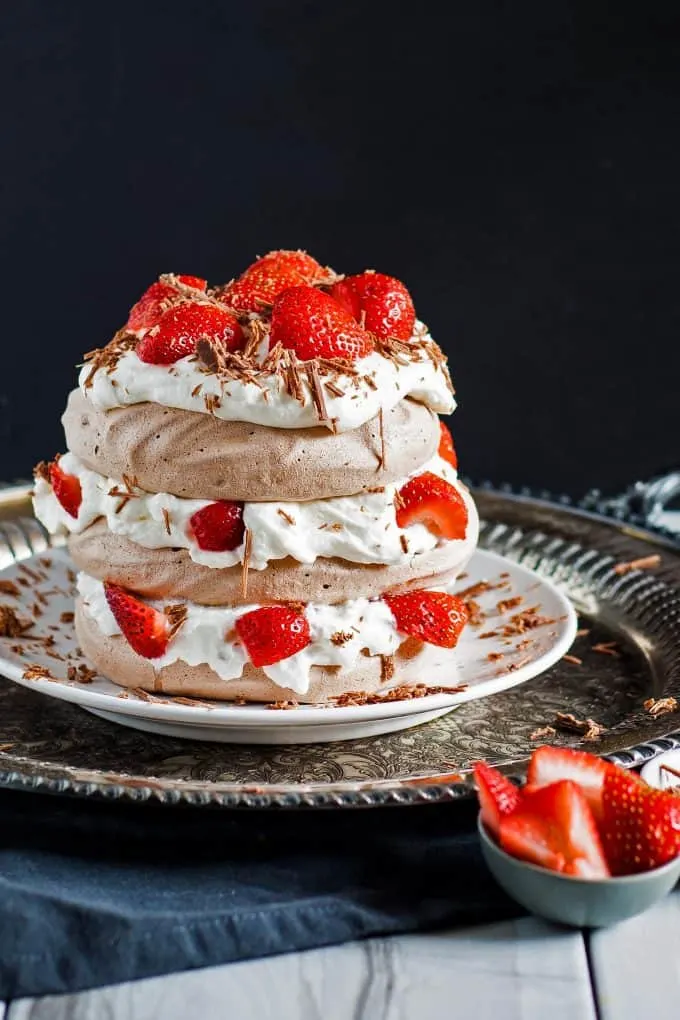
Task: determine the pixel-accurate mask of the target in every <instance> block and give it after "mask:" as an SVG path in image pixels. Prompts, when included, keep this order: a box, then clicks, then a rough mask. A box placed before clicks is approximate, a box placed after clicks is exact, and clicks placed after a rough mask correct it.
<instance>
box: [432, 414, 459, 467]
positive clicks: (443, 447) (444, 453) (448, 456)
mask: <svg viewBox="0 0 680 1020" xmlns="http://www.w3.org/2000/svg"><path fill="white" fill-rule="evenodd" d="M439 431H440V438H439V449H438V450H437V454H438V455H439V456H440V457H441V459H442V460H445V461H447V462H448V463H449V464H450V465H451V467H452V468H454V470H456V471H457V470H458V456H457V454H456V448H455V446H454V445H453V436H452V435H451V432H450V431H449V428H448V427H447V426H446V425H445V424H444V422H443V421H440V422H439Z"/></svg>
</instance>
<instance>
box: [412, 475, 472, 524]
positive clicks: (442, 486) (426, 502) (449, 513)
mask: <svg viewBox="0 0 680 1020" xmlns="http://www.w3.org/2000/svg"><path fill="white" fill-rule="evenodd" d="M395 503H396V516H397V524H398V525H399V527H400V528H408V527H409V525H411V524H424V525H425V526H426V527H427V528H428V529H429V530H430V531H431V532H433V534H435V535H439V536H440V537H441V538H446V539H449V540H452V539H457V538H465V534H466V531H467V523H468V511H467V507H466V506H465V500H464V499H463V497H462V496H461V494H460V493H459V492H458V490H457V489H456V487H455V486H454V485H452V484H451V482H447V481H445V480H444V479H443V478H440V477H439V475H435V474H433V472H432V471H424V472H423V473H422V474H421V475H416V476H415V478H410V479H409V481H408V482H406V484H405V485H403V486H402V487H401V489H399V492H398V493H397V497H396V500H395Z"/></svg>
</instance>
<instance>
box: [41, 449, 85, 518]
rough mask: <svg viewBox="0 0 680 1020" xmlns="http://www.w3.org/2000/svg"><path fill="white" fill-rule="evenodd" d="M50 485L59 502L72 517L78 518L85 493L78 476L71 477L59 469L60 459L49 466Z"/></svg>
mask: <svg viewBox="0 0 680 1020" xmlns="http://www.w3.org/2000/svg"><path fill="white" fill-rule="evenodd" d="M49 476H50V485H51V486H52V492H53V493H54V495H55V496H56V497H57V499H58V500H59V503H60V504H61V506H62V507H63V508H64V510H65V511H66V513H67V514H68V515H69V516H70V517H76V518H77V516H78V511H79V510H80V504H81V503H82V501H83V492H82V488H81V485H80V479H79V478H78V476H77V475H69V474H67V473H66V472H65V471H62V469H61V468H60V467H59V458H57V459H56V460H54V461H52V463H51V464H50V466H49Z"/></svg>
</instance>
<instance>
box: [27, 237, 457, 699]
mask: <svg viewBox="0 0 680 1020" xmlns="http://www.w3.org/2000/svg"><path fill="white" fill-rule="evenodd" d="M454 407H455V402H454V398H453V390H452V387H451V382H450V379H449V375H448V371H447V368H446V363H445V358H444V356H443V354H442V352H441V350H440V349H439V347H438V346H437V345H436V344H435V342H434V341H433V340H432V338H431V337H430V335H429V334H428V332H427V329H426V327H425V326H424V325H423V324H422V323H421V322H419V321H418V320H417V319H416V317H415V312H414V308H413V303H412V301H411V297H410V295H409V293H408V291H407V290H406V288H405V287H404V285H403V284H402V283H400V282H399V281H398V280H395V279H394V278H392V277H389V276H386V275H384V274H382V273H378V272H373V271H368V272H363V273H360V274H358V275H355V276H347V277H341V276H338V275H337V274H335V273H334V272H332V271H331V270H329V269H327V268H324V267H322V266H321V265H320V264H319V263H318V262H316V261H315V260H314V259H313V258H311V256H309V255H307V254H306V253H304V252H299V251H291V252H287V251H277V252H271V253H270V254H268V255H266V256H264V258H261V259H258V260H257V261H256V262H255V263H254V264H253V265H251V266H250V267H249V268H248V269H247V270H246V271H245V272H244V273H243V274H242V275H241V276H240V277H238V278H237V279H235V280H232V281H231V282H230V283H228V284H226V285H225V286H221V287H215V288H208V287H207V285H206V281H205V280H202V279H198V278H196V277H192V276H175V275H167V276H162V277H160V279H159V280H158V282H156V283H154V284H153V285H152V286H151V287H150V288H149V289H148V290H147V291H146V293H145V294H144V295H143V296H142V298H141V299H140V300H139V301H138V302H137V304H136V305H135V306H134V307H133V308H132V310H131V312H130V315H129V318H128V321H127V323H126V325H125V326H124V328H123V329H122V330H120V331H119V332H118V333H117V334H116V335H115V336H114V338H113V340H111V342H110V343H109V344H108V345H107V346H106V347H103V348H100V349H98V350H95V351H93V352H91V353H90V354H89V355H87V356H86V361H85V365H84V367H83V368H82V371H81V374H80V379H79V387H78V389H76V390H74V391H73V392H72V393H71V394H70V397H69V400H68V405H67V408H66V411H65V414H64V417H63V424H64V429H65V433H66V441H67V447H68V451H69V452H68V453H66V454H65V455H63V456H61V457H58V458H56V459H55V460H54V461H53V462H51V463H49V464H47V463H43V464H40V465H39V466H38V468H37V469H36V485H35V497H34V503H35V511H36V515H37V516H38V518H39V519H40V520H41V521H42V522H43V524H44V525H45V527H46V528H47V529H48V530H49V531H50V532H51V533H52V534H55V535H56V534H67V535H68V543H69V548H70V552H71V555H72V558H73V560H74V562H75V564H76V566H77V568H78V570H79V571H80V573H79V575H78V593H79V594H78V598H77V600H76V621H75V625H76V629H77V633H78V639H79V642H80V645H81V648H82V650H83V651H84V653H85V654H86V656H87V657H88V658H89V659H90V660H91V661H92V663H93V664H94V665H95V666H96V667H97V669H98V670H99V671H100V672H101V673H102V674H103V675H104V676H106V677H109V678H110V679H111V680H113V681H114V682H115V683H118V684H121V685H123V686H126V687H132V688H141V689H143V690H147V691H152V692H164V693H166V694H182V695H185V696H186V695H188V696H193V697H196V696H198V697H209V698H216V699H225V700H238V701H243V700H245V701H258V702H270V703H271V702H281V701H299V702H324V701H328V700H329V699H337V698H338V697H339V696H341V695H343V694H347V693H348V692H361V693H365V694H369V695H370V694H374V693H376V692H380V691H382V690H387V689H389V688H390V687H392V686H394V685H397V684H404V683H410V682H415V681H418V682H425V683H428V684H441V683H442V682H446V679H447V677H448V679H449V681H450V680H451V678H452V676H453V672H452V664H453V659H454V656H455V652H454V647H455V644H456V642H457V640H458V637H459V634H460V631H461V629H462V627H463V625H464V623H465V609H464V606H463V604H462V603H461V601H460V600H459V599H458V598H456V597H455V596H454V595H452V594H450V591H449V589H450V587H451V585H452V583H453V581H454V580H455V578H456V577H457V575H458V574H459V573H460V571H461V570H462V569H463V567H464V565H465V563H466V562H467V560H468V559H469V557H470V555H471V553H472V552H473V550H474V547H475V542H476V539H477V515H476V511H475V507H474V504H473V502H472V500H471V498H470V495H469V493H468V492H467V490H466V489H465V487H464V486H463V485H462V484H461V483H460V482H459V481H458V479H457V472H456V456H455V452H454V448H453V444H452V442H451V437H450V434H449V432H448V430H447V429H446V427H445V426H444V425H443V423H440V421H439V418H438V417H437V414H438V413H450V412H451V411H452V410H453V409H454Z"/></svg>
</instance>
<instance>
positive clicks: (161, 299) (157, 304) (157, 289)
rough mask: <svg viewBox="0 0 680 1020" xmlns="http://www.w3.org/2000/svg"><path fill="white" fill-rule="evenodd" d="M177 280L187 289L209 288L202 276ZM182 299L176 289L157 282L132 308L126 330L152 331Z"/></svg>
mask: <svg viewBox="0 0 680 1020" xmlns="http://www.w3.org/2000/svg"><path fill="white" fill-rule="evenodd" d="M177 279H178V280H179V281H180V283H183V284H184V285H185V286H187V287H195V288H196V290H203V291H204V290H205V289H206V287H207V286H208V283H207V280H204V279H202V277H200V276H178V277H177ZM181 297H182V294H181V292H180V291H179V290H178V289H177V288H176V287H173V286H172V285H171V284H169V283H161V281H160V280H157V281H156V283H152V284H151V286H150V287H149V288H148V289H147V290H145V291H144V293H143V294H142V296H141V298H140V299H139V301H138V302H137V304H135V305H133V306H132V308H131V309H130V315H129V316H128V321H127V323H126V324H125V328H126V329H129V330H130V331H131V332H133V333H136V332H138V331H139V330H141V329H150V328H151V326H155V325H156V323H157V322H158V320H159V319H160V317H161V315H162V314H163V312H165V311H167V309H168V308H169V307H170V306H171V305H172V303H173V302H176V301H179V300H180V299H181Z"/></svg>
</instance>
